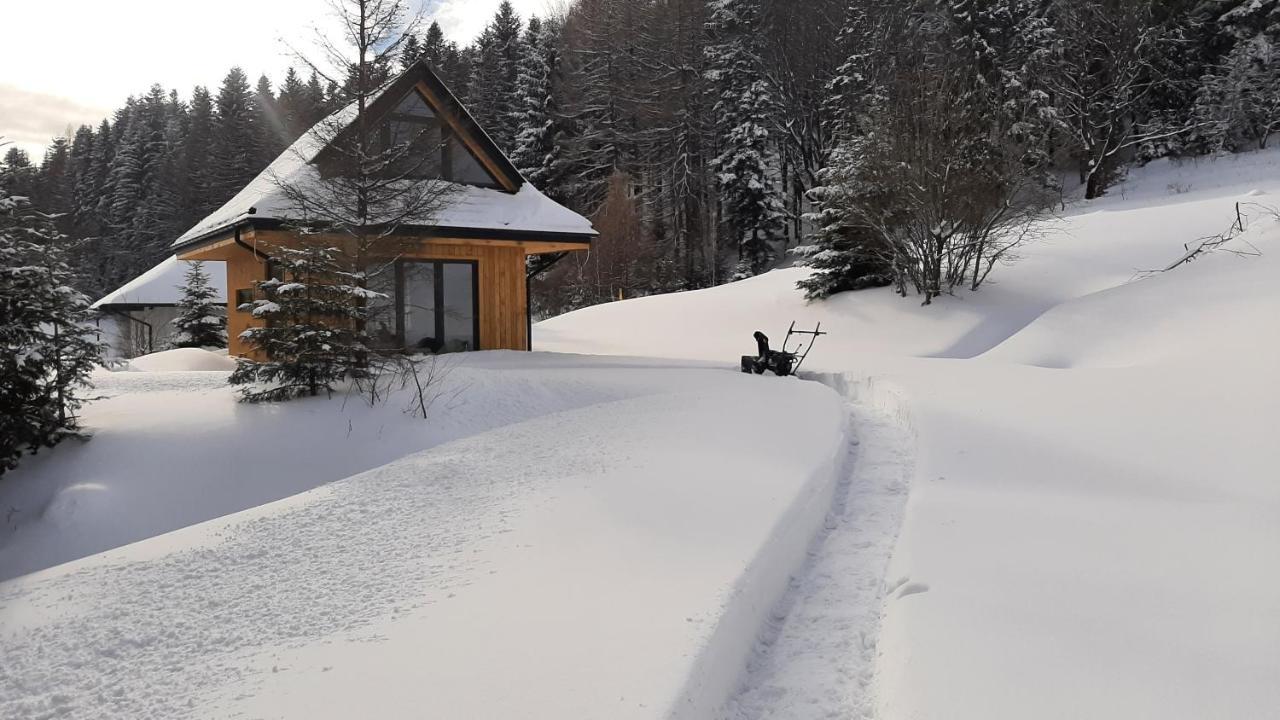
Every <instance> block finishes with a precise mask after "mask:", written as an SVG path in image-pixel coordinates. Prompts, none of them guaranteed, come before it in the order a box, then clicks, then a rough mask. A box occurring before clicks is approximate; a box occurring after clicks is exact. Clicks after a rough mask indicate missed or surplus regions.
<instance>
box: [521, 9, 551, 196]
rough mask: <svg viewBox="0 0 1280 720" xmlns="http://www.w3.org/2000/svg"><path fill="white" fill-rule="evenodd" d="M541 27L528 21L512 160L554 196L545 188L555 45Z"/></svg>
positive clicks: (549, 152) (548, 162) (548, 177)
mask: <svg viewBox="0 0 1280 720" xmlns="http://www.w3.org/2000/svg"><path fill="white" fill-rule="evenodd" d="M543 28H544V26H543V23H542V22H541V21H540V20H539V19H538V18H536V17H534V18H530V19H529V25H528V27H527V28H526V30H525V36H524V45H525V53H524V58H523V61H522V62H521V64H520V77H519V83H518V84H519V98H518V108H519V113H518V117H517V122H516V127H517V128H518V131H517V133H516V137H515V148H514V150H512V153H511V161H512V162H514V163H515V165H516V168H517V169H518V170H520V173H521V174H523V175H524V176H525V177H526V178H528V179H529V181H530V182H532V183H533V184H534V186H536V187H538V188H539V189H541V190H542V191H543V192H550V194H552V195H554V194H555V193H554V191H551V190H550V188H548V185H549V181H550V180H551V167H550V165H551V161H552V160H553V157H554V154H555V153H556V149H555V137H554V125H553V123H552V105H551V103H552V93H551V63H552V62H553V59H552V58H553V57H554V52H555V51H554V46H555V44H554V38H553V37H551V36H550V35H549V33H548V32H547V31H544V29H543Z"/></svg>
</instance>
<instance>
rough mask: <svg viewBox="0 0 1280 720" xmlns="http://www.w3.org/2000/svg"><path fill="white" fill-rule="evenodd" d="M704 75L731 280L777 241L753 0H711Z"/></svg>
mask: <svg viewBox="0 0 1280 720" xmlns="http://www.w3.org/2000/svg"><path fill="white" fill-rule="evenodd" d="M710 25H711V27H712V32H713V40H712V43H711V44H710V45H709V46H708V47H707V51H706V52H707V61H708V71H707V77H708V79H709V80H710V81H711V82H712V83H713V84H714V86H715V88H716V90H717V97H718V102H717V103H716V106H715V116H716V126H717V130H718V134H719V136H720V139H721V148H722V150H721V152H720V154H719V156H718V157H716V158H715V160H714V161H713V166H714V168H715V170H716V173H717V176H718V179H719V182H720V188H721V196H722V197H721V203H722V205H723V207H724V225H725V228H726V229H727V231H728V235H729V238H730V241H731V242H732V243H733V245H734V246H735V247H736V248H737V258H738V263H737V267H736V269H735V273H734V274H735V277H739V278H741V277H749V276H751V275H757V274H759V273H761V272H763V271H764V270H766V269H767V268H768V266H769V264H770V262H772V260H773V258H774V246H775V243H777V242H778V241H779V240H780V239H781V238H782V236H783V230H784V228H783V210H782V202H781V198H780V197H779V191H778V180H777V156H776V153H775V151H774V147H773V141H772V138H771V133H770V127H771V119H772V118H773V117H774V114H775V110H776V104H775V101H774V98H773V94H772V89H771V88H770V86H769V83H768V81H767V80H766V79H765V76H764V73H763V70H762V68H761V61H760V56H759V52H758V48H757V43H758V37H759V32H760V7H759V0H716V2H715V4H714V6H713V10H712V15H711V22H710Z"/></svg>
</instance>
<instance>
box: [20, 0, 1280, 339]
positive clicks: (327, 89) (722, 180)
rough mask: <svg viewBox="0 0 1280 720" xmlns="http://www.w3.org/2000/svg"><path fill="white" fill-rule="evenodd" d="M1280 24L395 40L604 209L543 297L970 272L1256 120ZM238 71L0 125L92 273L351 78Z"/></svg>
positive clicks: (906, 14)
mask: <svg viewBox="0 0 1280 720" xmlns="http://www.w3.org/2000/svg"><path fill="white" fill-rule="evenodd" d="M318 11H319V9H318ZM1278 35H1280V0H806V1H805V2H794V1H792V0H574V1H573V2H567V3H565V4H563V5H562V6H561V8H560V9H559V10H558V11H557V12H555V13H551V14H548V15H547V16H544V17H530V18H522V17H520V16H519V15H517V13H516V12H515V11H514V10H513V8H512V7H511V5H510V4H509V3H506V2H504V3H503V4H502V5H501V7H500V8H499V10H498V12H497V14H496V15H495V16H494V17H493V18H492V20H491V22H490V23H489V24H488V26H487V27H486V29H485V30H484V31H483V33H482V34H480V36H479V37H477V38H476V39H475V40H474V41H473V42H471V43H469V44H466V45H459V44H457V43H455V42H452V41H449V40H448V39H446V38H445V36H444V34H443V32H442V31H441V28H440V26H439V25H438V24H435V23H432V22H430V18H426V19H425V22H424V23H423V25H422V29H421V32H419V33H417V34H415V35H414V36H413V37H411V38H410V39H409V41H408V42H406V43H405V45H404V49H403V53H402V55H401V58H400V65H401V67H403V66H404V65H406V64H408V63H411V62H414V61H416V60H417V59H419V58H421V57H425V58H426V59H428V60H429V61H430V62H431V63H432V64H433V65H434V66H435V67H436V68H437V70H438V73H439V74H440V75H441V77H442V78H443V79H444V81H445V82H446V84H448V85H449V86H450V88H451V89H452V90H453V91H454V93H455V94H456V95H457V96H458V97H459V98H461V99H462V100H463V101H464V102H465V103H466V104H467V106H468V107H469V109H470V110H471V112H472V114H473V115H475V116H476V118H477V119H478V120H479V121H480V123H481V124H482V125H483V126H484V127H485V128H487V129H488V130H489V132H490V134H491V135H492V136H493V139H494V140H495V141H496V142H497V144H498V145H499V146H500V147H502V148H503V149H504V150H505V151H506V152H507V153H508V154H509V156H510V157H511V158H512V159H513V160H514V162H515V163H516V165H517V167H519V169H520V170H521V172H522V173H524V174H525V176H526V177H527V178H528V179H529V180H531V181H532V182H533V183H534V184H535V186H537V187H538V188H540V189H541V190H542V191H543V192H544V193H546V194H547V195H549V196H550V197H552V198H554V199H556V200H557V201H559V202H561V203H562V204H565V205H566V206H568V207H570V208H571V209H573V210H576V211H578V212H580V213H582V214H584V215H586V216H588V217H590V218H591V219H592V220H593V222H594V223H595V225H596V227H597V229H598V230H599V231H600V232H601V239H600V241H599V242H598V243H597V244H596V246H595V247H594V248H593V250H592V252H591V253H589V254H584V255H583V256H582V257H581V258H570V259H566V260H564V261H563V262H560V263H559V264H557V265H555V266H553V267H550V268H540V270H541V274H540V276H539V277H538V279H537V282H536V285H535V287H536V300H537V304H538V310H539V313H540V314H541V315H544V316H546V315H552V314H557V313H560V312H564V311H567V310H570V309H574V308H577V307H583V306H587V305H591V304H596V303H600V302H606V301H609V300H613V299H618V298H622V297H632V296H637V295H646V294H653V293H660V292H669V291H674V290H682V289H692V288H701V287H708V286H712V285H716V284H721V283H724V282H728V281H731V280H733V279H735V278H743V277H747V276H751V275H754V274H758V273H760V272H763V271H766V270H768V269H770V268H771V267H775V266H776V265H777V264H779V263H781V262H787V261H798V262H804V263H807V264H809V265H811V266H813V267H814V268H815V270H816V272H815V274H814V275H813V276H812V277H811V278H810V279H809V280H808V281H806V282H805V283H804V286H805V287H804V288H803V290H804V291H805V292H807V293H808V294H809V295H810V296H811V297H815V298H818V297H825V296H827V295H830V294H832V293H836V292H841V291H845V290H854V289H858V288H862V287H869V286H884V285H892V286H894V287H896V288H897V289H898V290H899V291H901V292H902V293H903V294H904V295H910V294H918V295H919V296H921V297H923V299H924V301H925V302H928V301H929V300H930V299H931V298H933V297H936V296H937V295H939V294H943V293H946V292H950V291H952V290H953V289H955V288H956V287H960V286H968V287H972V288H977V287H978V286H979V285H981V283H982V282H983V280H984V279H985V278H986V277H987V273H990V272H992V271H993V269H995V268H997V267H998V266H999V265H1000V264H1001V263H1002V262H1004V261H1005V260H1007V259H1009V258H1010V257H1012V252H1011V251H1012V249H1013V248H1014V247H1016V246H1017V245H1018V244H1019V243H1021V242H1023V241H1025V240H1026V239H1027V237H1028V233H1029V232H1030V230H1029V228H1030V227H1032V226H1033V224H1034V223H1033V221H1034V220H1035V219H1037V218H1039V217H1042V216H1044V215H1046V214H1049V213H1052V212H1053V211H1054V208H1055V207H1057V206H1061V204H1062V203H1063V202H1064V201H1065V199H1066V198H1067V197H1068V196H1074V195H1072V193H1077V194H1081V195H1083V196H1084V197H1087V198H1093V197H1098V196H1101V195H1104V194H1106V193H1107V192H1108V190H1109V189H1110V188H1112V187H1113V185H1114V183H1116V182H1117V181H1118V180H1119V179H1120V178H1122V177H1123V174H1124V171H1125V168H1126V167H1127V166H1129V165H1131V164H1133V163H1143V162H1148V161H1150V160H1153V159H1156V158H1161V157H1188V156H1200V155H1212V154H1218V153H1230V152H1239V151H1244V150H1249V149H1255V148H1259V147H1265V145H1266V143H1267V141H1268V138H1269V136H1270V134H1271V133H1272V132H1273V131H1274V130H1276V129H1277V127H1280V61H1278V59H1277V58H1276V57H1275V55H1274V52H1275V50H1274V48H1275V40H1276V38H1277V36H1278ZM399 70H400V67H394V66H388V67H381V68H379V72H380V73H383V74H384V75H385V76H386V77H390V76H392V75H394V74H395V73H397V72H398V71H399ZM250 77H251V76H250V75H249V74H248V73H246V71H245V70H244V69H241V68H238V67H236V68H231V69H230V70H229V71H228V73H227V75H226V77H225V79H224V80H223V82H222V85H221V87H218V88H216V89H209V88H204V87H196V88H192V89H186V88H182V89H178V88H164V87H161V86H159V85H154V86H152V87H151V88H150V90H148V91H147V92H145V93H142V94H140V95H138V96H136V97H133V98H130V99H129V100H128V101H127V102H126V103H125V104H124V106H123V107H121V108H120V109H118V110H117V111H116V112H115V113H114V114H113V115H112V116H111V117H109V118H105V119H103V120H102V122H101V123H100V124H98V125H97V126H96V127H90V126H82V127H80V128H78V129H74V130H69V132H68V133H67V135H66V136H65V137H57V138H53V139H52V141H51V143H50V144H49V146H48V148H47V150H46V152H45V155H44V157H43V159H42V161H40V162H38V163H37V162H34V161H33V160H32V159H31V158H29V157H28V156H27V155H26V154H25V153H24V152H23V151H21V150H19V149H16V148H10V149H8V150H7V153H5V154H4V157H3V164H0V178H3V184H4V185H5V186H6V187H7V189H8V191H9V193H10V194H11V195H18V196H24V197H29V198H31V202H32V203H33V204H34V206H36V207H39V208H40V209H41V210H42V211H43V212H45V213H48V214H51V215H53V216H55V218H56V223H57V225H58V230H59V231H60V232H61V233H62V234H64V235H65V236H67V238H69V239H70V240H69V243H70V247H71V252H70V257H71V265H72V269H73V270H74V272H75V274H76V276H77V278H78V279H77V280H76V283H77V285H78V289H80V290H82V291H83V292H85V293H86V294H88V295H90V296H91V297H96V296H99V295H101V294H102V293H104V292H107V291H109V290H111V289H113V288H115V287H117V286H119V285H120V284H122V283H124V282H126V281H128V280H129V279H131V278H133V277H135V276H136V275H138V274H140V273H141V272H143V271H145V270H146V269H148V268H150V267H151V266H152V265H154V264H155V263H156V262H158V261H159V260H161V259H163V258H164V257H166V256H167V255H168V254H169V251H168V247H169V245H170V244H171V243H172V241H173V240H174V238H176V237H177V236H178V235H180V234H181V233H182V232H183V231H185V230H186V229H187V228H188V227H190V226H192V225H193V224H195V223H196V222H197V221H198V220H199V219H201V218H202V217H204V216H205V215H206V214H208V213H209V212H210V211H212V210H214V209H216V208H217V207H218V206H220V205H221V204H222V203H224V202H225V201H226V200H228V199H229V198H230V197H231V196H232V195H234V194H235V193H236V192H237V191H238V190H239V189H240V188H242V187H243V186H244V185H245V184H246V183H248V181H249V180H251V179H252V178H253V177H254V176H255V175H256V174H257V173H259V172H260V171H261V170H262V169H263V168H264V167H265V166H266V165H267V164H268V163H269V162H270V161H271V160H272V159H274V158H275V157H276V156H277V155H278V154H279V153H280V152H281V151H282V150H283V149H284V148H286V147H287V146H288V145H289V144H290V143H291V142H292V141H293V140H294V139H295V138H297V137H298V136H299V135H300V134H301V133H302V132H304V131H306V130H307V129H308V128H309V127H311V126H312V125H313V124H315V123H316V122H317V121H319V120H320V119H322V118H323V117H324V116H325V115H327V114H328V113H330V112H332V111H333V110H335V109H336V108H339V107H341V106H342V105H344V104H345V103H346V102H347V93H348V89H347V88H345V87H344V86H343V85H342V84H341V83H338V82H322V81H321V79H320V78H319V77H318V76H317V75H316V74H315V73H311V72H309V71H307V70H290V71H289V72H288V73H287V74H286V75H285V76H284V77H282V78H275V79H272V78H268V77H266V76H262V77H259V78H258V79H257V80H256V82H255V81H252V80H251V79H250ZM139 80H140V82H145V79H141V78H140V79H139Z"/></svg>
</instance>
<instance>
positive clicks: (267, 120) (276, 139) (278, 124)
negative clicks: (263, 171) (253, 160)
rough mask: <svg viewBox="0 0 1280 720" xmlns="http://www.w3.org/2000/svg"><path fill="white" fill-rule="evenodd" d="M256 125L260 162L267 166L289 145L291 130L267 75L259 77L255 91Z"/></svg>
mask: <svg viewBox="0 0 1280 720" xmlns="http://www.w3.org/2000/svg"><path fill="white" fill-rule="evenodd" d="M253 109H254V115H255V117H254V125H255V126H256V128H257V131H258V153H259V155H258V164H259V165H262V166H265V165H266V163H269V162H271V160H274V159H275V158H276V157H278V156H279V155H280V153H282V152H284V149H285V148H286V147H287V146H288V145H287V143H286V142H285V138H287V137H288V135H289V130H288V128H287V127H286V126H285V122H284V114H283V113H282V112H280V108H279V106H278V105H277V102H276V96H275V93H274V92H273V91H272V90H271V80H270V79H269V78H267V76H266V75H262V76H260V77H259V78H258V85H257V87H256V88H254V91H253Z"/></svg>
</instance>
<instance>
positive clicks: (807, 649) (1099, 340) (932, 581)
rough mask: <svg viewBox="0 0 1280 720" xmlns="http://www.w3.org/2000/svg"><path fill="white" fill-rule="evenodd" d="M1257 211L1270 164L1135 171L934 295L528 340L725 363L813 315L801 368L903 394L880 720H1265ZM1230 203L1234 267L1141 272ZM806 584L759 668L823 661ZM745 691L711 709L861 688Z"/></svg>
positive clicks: (1268, 648) (690, 303)
mask: <svg viewBox="0 0 1280 720" xmlns="http://www.w3.org/2000/svg"><path fill="white" fill-rule="evenodd" d="M1273 198H1280V154H1277V153H1274V152H1271V153H1262V154H1254V155H1246V156H1240V157H1235V158H1226V159H1222V160H1218V161H1215V162H1201V163H1198V164H1186V165H1174V164H1171V163H1167V162H1166V163H1159V164H1156V165H1154V166H1152V167H1148V168H1145V169H1142V170H1137V171H1134V173H1133V176H1132V178H1131V180H1130V181H1129V182H1128V183H1126V185H1125V186H1124V187H1122V188H1118V189H1117V190H1116V191H1115V193H1114V197H1113V198H1109V199H1106V200H1102V201H1098V202H1094V203H1089V204H1079V205H1076V206H1072V207H1070V208H1069V209H1068V211H1067V212H1066V213H1065V215H1064V217H1063V219H1062V220H1061V221H1059V222H1057V223H1055V224H1054V226H1053V227H1051V228H1050V229H1049V230H1048V232H1047V234H1046V237H1045V238H1044V239H1043V241H1041V242H1039V243H1037V244H1035V245H1032V246H1029V247H1027V248H1026V249H1025V251H1024V252H1023V253H1022V254H1023V258H1022V260H1021V262H1019V263H1018V264H1017V265H1015V266H1013V267H1009V268H1003V269H1001V270H1000V271H998V272H997V273H996V274H995V275H993V283H992V284H991V285H989V286H987V287H985V288H984V289H983V290H982V291H980V292H978V293H976V294H971V293H962V294H960V295H958V296H956V297H953V298H945V299H944V301H943V302H941V303H939V304H937V305H935V306H933V307H920V306H919V305H918V303H917V302H914V301H912V300H911V299H900V298H897V297H895V296H893V295H892V294H891V293H889V292H888V291H871V292H863V293H851V294H845V295H842V296H838V297H836V298H834V299H832V300H830V301H827V302H821V303H813V304H805V303H804V302H803V301H802V300H801V299H800V297H799V295H798V293H796V292H795V291H794V290H793V285H794V282H795V280H796V279H798V278H799V277H802V276H803V273H804V272H805V271H803V270H784V271H776V272H773V273H769V274H767V275H765V276H762V277H759V278H756V279H753V280H749V281H746V282H741V283H737V284H734V285H731V286H727V287H723V288H717V289H714V290H707V291H701V292H692V293H685V294H681V295H669V296H663V297H653V298H646V299H640V300H634V301H628V302H623V303H616V304H612V305H607V306H601V307H596V308H591V309H588V310H584V311H581V312H578V313H574V314H571V315H567V316H563V317H560V318H556V319H553V320H550V321H547V322H545V323H542V324H541V325H540V326H538V329H537V334H536V336H535V337H536V342H537V346H538V347H539V348H541V349H550V350H559V351H577V352H604V353H630V354H645V355H656V356H678V357H692V358H700V359H704V360H719V361H722V362H725V363H732V362H734V361H735V358H736V355H738V354H741V353H749V352H751V349H752V343H751V340H750V334H751V332H752V331H753V330H755V329H763V330H765V331H766V332H769V333H770V334H771V335H772V336H773V337H774V339H775V341H776V340H780V339H781V333H782V331H784V330H785V328H786V326H787V324H788V323H789V322H790V321H792V320H796V321H798V324H799V325H801V326H812V325H813V324H814V323H815V322H817V321H821V322H822V323H823V327H824V329H827V330H830V331H831V333H832V335H831V336H830V337H826V338H822V340H821V341H820V342H819V343H818V345H817V346H816V349H815V350H814V354H813V356H812V357H811V358H810V362H811V363H812V365H811V368H810V369H811V370H816V371H820V372H821V373H823V374H824V376H825V379H826V381H827V382H829V383H831V384H833V385H836V386H841V387H844V386H847V387H849V388H850V392H851V393H853V394H855V395H861V396H862V397H864V398H865V399H868V400H871V401H877V400H883V399H885V398H886V397H888V396H890V395H891V396H892V397H893V402H894V403H895V404H899V403H900V404H901V410H900V412H901V414H902V416H903V417H906V418H909V420H910V424H911V426H912V427H913V429H914V431H915V435H916V442H917V449H916V453H915V454H916V460H915V462H916V466H915V473H914V481H913V484H912V487H911V492H910V500H909V504H908V512H907V518H906V522H905V524H904V526H903V528H902V531H901V535H900V538H899V541H898V544H897V549H896V552H895V556H894V561H893V565H892V567H891V569H890V572H889V575H888V576H887V577H886V578H885V584H886V587H887V589H888V590H889V591H890V594H889V598H890V599H889V600H888V602H887V603H886V605H885V607H884V610H883V620H882V622H883V625H882V631H881V634H880V637H879V639H878V642H877V643H876V645H877V652H878V660H877V663H876V674H875V681H874V686H875V703H874V705H875V708H876V711H877V715H878V716H879V717H883V718H917V719H938V720H944V719H945V720H955V719H957V718H961V719H965V718H983V719H987V718H1030V717H1034V718H1080V717H1089V718H1136V717H1150V718H1162V719H1169V718H1187V719H1189V720H1190V719H1193V718H1206V717H1269V716H1272V715H1273V714H1274V713H1275V709H1276V708H1277V707H1280V682H1276V678H1278V677H1280V580H1277V577H1276V575H1275V573H1274V572H1273V571H1272V570H1271V568H1274V567H1280V482H1277V478H1278V477H1280V442H1277V441H1276V439H1275V427H1276V421H1277V418H1280V379H1278V378H1277V368H1280V227H1278V226H1277V221H1276V219H1275V217H1274V212H1273V211H1272V210H1270V209H1269V208H1267V207H1266V206H1267V205H1268V204H1270V203H1272V202H1274V203H1277V204H1280V201H1273V200H1272V199H1273ZM1237 202H1239V203H1241V210H1242V211H1243V213H1244V214H1245V216H1246V218H1247V223H1248V227H1249V230H1248V232H1247V233H1245V234H1244V235H1243V236H1241V237H1240V238H1238V239H1237V240H1235V241H1233V242H1232V243H1231V244H1230V245H1229V246H1228V249H1229V250H1234V251H1237V252H1238V253H1243V254H1235V253H1231V252H1219V253H1217V254H1215V255H1212V256H1209V257H1204V258H1201V259H1198V260H1196V261H1195V262H1193V263H1190V264H1188V265H1184V266H1182V267H1179V268H1177V269H1175V270H1172V271H1170V272H1168V273H1163V274H1160V275H1157V276H1152V277H1144V276H1143V275H1142V273H1143V272H1144V271H1148V270H1153V269H1157V268H1163V267H1166V266H1168V265H1169V264H1170V263H1171V262H1172V261H1174V260H1176V259H1177V258H1179V257H1180V256H1182V255H1183V254H1184V247H1183V245H1184V243H1190V242H1193V241H1195V240H1197V239H1198V238H1201V237H1203V236H1207V235H1211V234H1217V233H1220V232H1222V231H1225V230H1226V229H1227V228H1228V227H1229V226H1230V225H1231V224H1232V222H1233V221H1234V220H1235V218H1236V203H1237ZM761 382H769V380H767V379H762V380H761ZM856 481H857V477H856V476H855V482H856ZM832 567H835V566H832ZM829 570H830V568H826V567H823V566H818V567H816V568H810V569H809V571H808V574H807V575H806V579H804V580H803V581H802V582H800V584H799V587H800V588H801V589H800V590H798V591H797V592H796V593H794V595H795V597H796V602H797V603H798V607H796V608H795V609H793V610H792V611H791V613H790V615H789V617H788V619H787V620H785V621H782V625H783V628H782V630H781V631H780V634H781V636H782V637H783V638H784V641H783V642H780V643H779V644H778V646H777V647H772V648H766V649H765V652H764V654H765V655H766V656H769V655H774V656H781V657H783V658H785V659H786V660H787V662H786V663H781V664H783V665H785V664H787V663H790V664H795V663H800V662H804V661H805V658H806V657H809V658H812V657H813V656H814V654H815V653H822V652H825V651H824V650H823V648H824V646H825V645H829V642H828V641H825V640H823V635H824V633H823V632H813V631H812V629H807V628H805V627H803V625H804V624H805V623H812V622H813V618H814V617H815V609H814V608H811V607H806V606H805V599H806V598H808V597H810V596H814V595H815V593H814V592H812V591H811V588H813V587H815V586H817V585H820V584H823V583H830V577H831V573H830V572H829ZM815 602H821V601H820V600H815ZM819 609H820V608H819ZM816 616H818V617H824V615H822V613H821V612H818V613H816ZM825 632H826V633H840V632H855V633H858V632H864V629H863V628H862V627H860V626H858V625H857V624H853V625H852V626H849V625H848V624H847V623H846V624H844V625H842V624H841V623H838V622H833V623H828V625H827V626H826V627H825ZM788 637H789V638H790V641H785V640H786V638H788ZM852 640H853V641H859V640H862V638H860V637H855V638H852ZM824 643H825V645H824ZM819 657H821V655H819ZM770 662H772V663H773V664H775V665H777V664H780V663H779V661H776V660H774V661H770V660H768V659H767V658H766V659H765V660H763V661H761V664H763V665H768V664H770ZM810 662H811V663H812V662H817V661H812V660H811V661H810ZM817 664H818V666H821V664H822V663H821V662H817ZM760 680H761V673H759V672H753V673H748V674H747V675H745V676H744V681H743V688H742V695H741V696H740V699H739V700H738V701H736V702H735V703H733V704H732V705H731V706H730V712H731V714H732V715H733V716H735V717H788V718H805V717H829V716H830V714H831V713H836V714H840V713H846V714H849V713H854V712H856V711H859V709H860V708H861V707H862V702H863V700H864V698H862V697H860V696H859V694H858V692H856V690H857V689H858V688H859V687H860V683H859V682H857V681H855V680H854V679H848V678H846V679H841V678H839V677H832V676H831V675H830V674H823V673H812V674H792V675H791V676H789V677H786V678H784V682H782V683H780V684H778V685H776V686H775V687H773V688H771V689H770V690H769V692H766V693H762V692H761V691H760V687H759V682H760ZM851 688H852V689H853V690H855V691H854V692H851V691H850V689H851ZM859 716H860V715H859Z"/></svg>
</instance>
